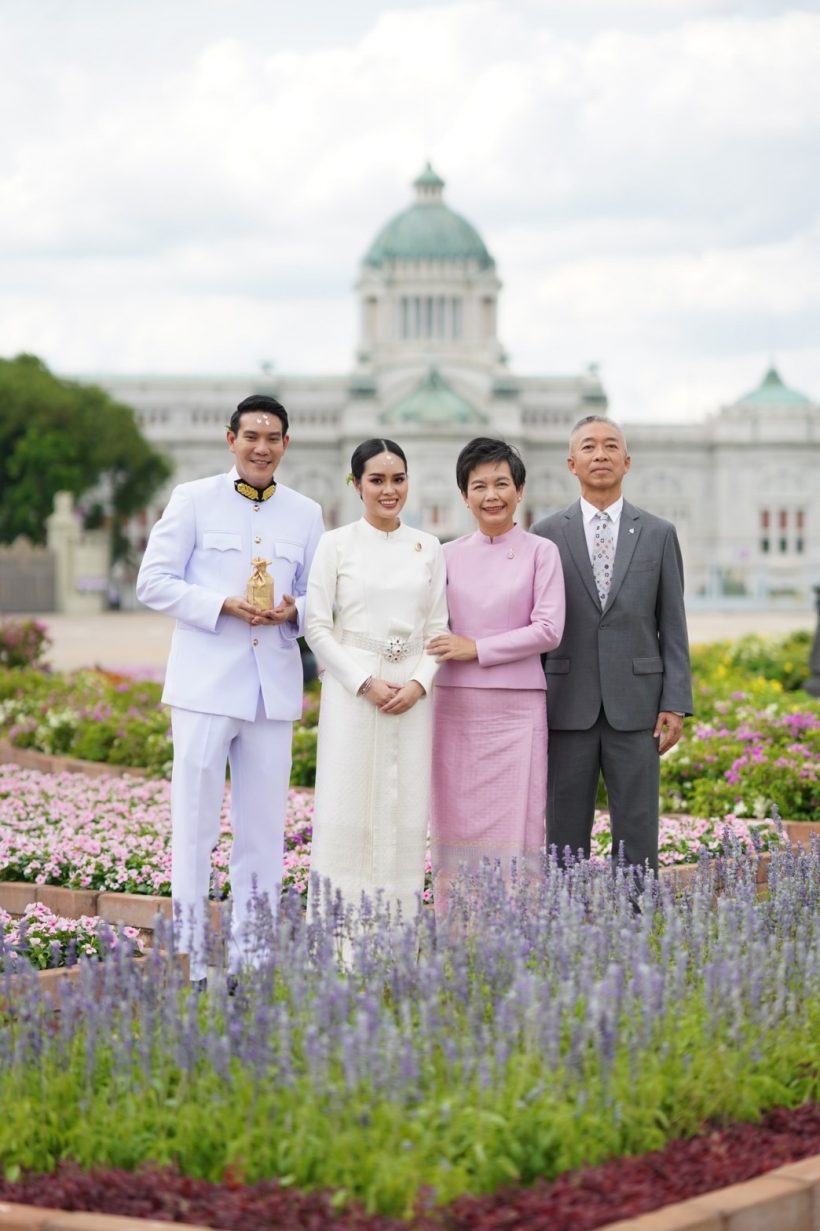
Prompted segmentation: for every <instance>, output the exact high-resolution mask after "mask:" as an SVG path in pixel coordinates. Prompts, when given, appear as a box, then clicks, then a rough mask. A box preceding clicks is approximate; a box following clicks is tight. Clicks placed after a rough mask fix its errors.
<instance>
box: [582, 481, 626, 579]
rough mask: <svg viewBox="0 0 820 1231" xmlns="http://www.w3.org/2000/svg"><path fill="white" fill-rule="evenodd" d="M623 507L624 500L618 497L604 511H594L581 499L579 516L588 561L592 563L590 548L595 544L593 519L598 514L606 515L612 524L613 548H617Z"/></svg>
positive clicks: (593, 508)
mask: <svg viewBox="0 0 820 1231" xmlns="http://www.w3.org/2000/svg"><path fill="white" fill-rule="evenodd" d="M623 507H624V498H623V496H619V497H618V499H617V500H616V501H615V503H614V504H610V505H609V507H608V508H606V509H596V507H595V505H594V504H590V503H589V501H588V500H584V497H583V496H582V497H581V515H582V517H583V519H584V534H585V535H586V540H587V551H588V552H589V560H590V563H592V548H593V544H594V543H595V517H596V515H597V514H598V513H608V514H609V519H610V521H611V522H612V542H613V545H614V547H615V548H617V546H618V528H619V526H620V524H621V512H622V511H623Z"/></svg>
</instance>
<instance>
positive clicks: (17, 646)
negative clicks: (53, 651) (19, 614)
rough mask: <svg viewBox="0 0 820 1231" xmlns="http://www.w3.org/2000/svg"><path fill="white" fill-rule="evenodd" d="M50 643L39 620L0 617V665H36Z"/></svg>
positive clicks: (43, 625)
mask: <svg viewBox="0 0 820 1231" xmlns="http://www.w3.org/2000/svg"><path fill="white" fill-rule="evenodd" d="M50 645H51V638H50V637H49V635H48V629H47V628H46V626H45V624H41V623H40V622H39V620H13V619H2V618H0V667H36V666H39V664H40V662H41V661H42V658H43V655H44V654H45V652H46V650H47V649H48V648H49V646H50Z"/></svg>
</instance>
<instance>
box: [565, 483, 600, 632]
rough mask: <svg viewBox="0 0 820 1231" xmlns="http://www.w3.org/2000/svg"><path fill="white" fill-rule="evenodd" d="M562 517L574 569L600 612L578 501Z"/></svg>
mask: <svg viewBox="0 0 820 1231" xmlns="http://www.w3.org/2000/svg"><path fill="white" fill-rule="evenodd" d="M564 517H565V518H566V520H565V522H564V535H565V537H566V540H567V546H568V547H569V551H570V555H571V556H572V559H573V561H574V562H575V567H576V568H577V569H578V573H579V575H580V578H581V580H582V581H583V583H584V585H585V586H586V588H587V590H588V591H589V596H590V598H591V599H592V601H593V603H594V604H595V606H596V608H597V610H598V611H600V610H601V600H600V599H599V598H598V589H597V587H596V585H595V577H594V574H593V572H592V564H591V563H590V559H589V548H588V547H587V539H586V534H585V533H584V519H583V517H582V516H581V503H580V501H578V502H577V503H576V504H573V505H570V507H569V508H568V509H567V511H566V512H565V513H564Z"/></svg>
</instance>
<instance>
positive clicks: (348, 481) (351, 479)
mask: <svg viewBox="0 0 820 1231" xmlns="http://www.w3.org/2000/svg"><path fill="white" fill-rule="evenodd" d="M355 482H356V480H355V479H354V477H353V471H352V470H348V472H347V478H346V479H345V483H346V484H347V486H348V487H350V484H351V483H355Z"/></svg>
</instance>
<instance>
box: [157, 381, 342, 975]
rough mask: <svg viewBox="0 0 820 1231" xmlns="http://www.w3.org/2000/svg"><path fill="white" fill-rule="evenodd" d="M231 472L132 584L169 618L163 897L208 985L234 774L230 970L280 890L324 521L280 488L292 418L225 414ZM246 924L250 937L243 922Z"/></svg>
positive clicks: (188, 508) (169, 532)
mask: <svg viewBox="0 0 820 1231" xmlns="http://www.w3.org/2000/svg"><path fill="white" fill-rule="evenodd" d="M227 440H228V448H229V449H230V451H231V452H232V453H233V455H234V460H235V465H234V467H233V469H232V470H231V471H230V472H229V473H228V474H221V475H215V476H213V477H212V478H207V479H198V480H196V481H195V482H193V483H182V484H180V486H179V487H177V488H175V489H174V491H173V493H172V495H171V499H170V501H169V503H168V506H167V508H166V509H165V512H164V513H163V516H162V518H161V520H160V521H159V522H157V524H156V525H155V526H154V529H153V530H152V532H151V537H150V539H149V542H148V547H147V548H146V551H145V556H144V558H143V562H142V567H141V568H140V573H139V578H138V580H137V597H138V598H139V599H140V601H141V602H143V603H145V604H146V606H148V607H152V608H154V610H156V611H163V612H165V613H166V614H168V615H172V616H174V617H176V621H177V623H176V628H175V629H174V635H173V640H172V643H171V653H170V656H169V659H168V669H167V674H166V678H165V690H164V692H163V696H162V699H163V701H164V702H165V703H166V704H167V705H170V706H171V707H172V709H171V723H172V731H173V740H174V768H173V775H172V781H171V816H172V822H173V838H172V848H171V858H172V872H171V890H172V893H173V898H174V908H175V912H176V914H177V917H178V919H179V920H180V927H179V948H180V950H181V951H182V952H188V953H190V959H191V967H190V977H191V979H192V980H193V981H194V982H196V983H197V985H198V986H204V982H203V981H204V979H205V976H206V971H207V955H206V954H205V953H204V951H203V949H204V945H203V938H204V929H205V910H206V900H207V897H208V891H209V884H210V871H211V852H212V850H213V848H214V845H215V844H216V841H217V837H218V834H219V818H220V812H221V806H222V798H223V793H224V790H225V764H226V761H229V762H230V767H231V820H232V827H233V847H232V851H231V863H230V875H231V890H232V895H233V926H232V944H231V957H230V965H231V968H232V970H234V971H235V970H237V969H238V968H239V966H240V964H241V962H242V960H243V957H244V958H245V959H247V960H252V959H253V954H252V939H251V937H250V931H251V930H252V920H251V918H250V914H249V906H250V902H251V898H252V896H253V892H254V886H255V887H256V892H257V893H258V894H259V895H262V894H266V895H267V896H268V898H269V901H270V903H271V906H272V907H275V905H276V902H277V900H278V896H279V887H280V884H281V879H282V857H283V848H284V825H285V809H286V806H287V793H288V784H289V779H290V761H291V734H292V727H293V720H294V719H295V718H298V717H299V716H300V715H301V712H302V665H301V658H300V654H299V646H298V642H297V638H298V636H299V635H300V633H301V631H302V625H303V621H304V601H305V600H304V595H305V590H306V588H307V578H308V572H309V570H310V564H311V561H312V559H313V553H314V551H315V549H316V544H317V542H318V540H319V536H320V535H321V533H322V531H323V528H324V527H323V524H322V512H321V509H320V507H319V505H318V504H316V502H315V501H313V500H309V499H308V498H307V497H306V496H302V495H300V494H299V493H298V492H295V491H293V490H292V489H290V488H287V487H284V486H283V485H282V484H278V483H277V482H276V480H275V479H274V472H275V470H276V468H277V466H278V465H279V463H280V461H281V460H282V457H283V456H284V453H285V450H286V449H287V447H288V443H289V437H288V416H287V412H286V411H285V409H284V407H283V406H281V405H280V404H279V402H277V401H276V399H275V398H271V397H266V396H264V395H262V394H254V395H253V396H251V397H249V398H245V400H244V401H243V402H240V404H239V406H238V407H237V408H236V411H235V412H234V414H233V415H232V417H231V423H230V428H229V429H228V434H227ZM260 556H261V557H262V558H263V559H264V560H266V561H268V572H269V573H270V575H271V577H272V578H273V585H274V592H273V593H274V601H273V605H272V606H271V607H269V608H268V609H266V610H260V609H259V608H257V607H256V606H253V605H252V604H251V603H250V602H248V600H247V598H246V590H247V584H248V579H249V577H250V575H251V573H252V572H253V571H254V570H253V565H252V560H253V559H254V558H258V557H260ZM249 924H250V925H251V927H249V926H248V925H249Z"/></svg>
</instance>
